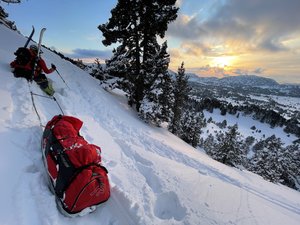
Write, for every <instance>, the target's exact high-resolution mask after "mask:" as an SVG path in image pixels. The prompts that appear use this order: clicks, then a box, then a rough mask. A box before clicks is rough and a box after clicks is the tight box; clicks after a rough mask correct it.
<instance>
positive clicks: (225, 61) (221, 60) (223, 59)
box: [210, 56, 236, 69]
mask: <svg viewBox="0 0 300 225" xmlns="http://www.w3.org/2000/svg"><path fill="white" fill-rule="evenodd" d="M235 58H236V57H235V56H217V57H212V60H211V63H210V65H211V66H213V67H221V68H224V69H226V67H231V66H232V65H233V64H234V60H235Z"/></svg>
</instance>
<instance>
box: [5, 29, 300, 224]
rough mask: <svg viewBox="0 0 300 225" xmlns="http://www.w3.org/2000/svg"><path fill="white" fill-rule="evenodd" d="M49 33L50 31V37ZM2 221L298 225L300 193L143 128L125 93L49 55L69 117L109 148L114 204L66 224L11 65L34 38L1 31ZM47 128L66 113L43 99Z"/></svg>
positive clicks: (25, 94)
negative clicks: (16, 53)
mask: <svg viewBox="0 0 300 225" xmlns="http://www.w3.org/2000/svg"><path fill="white" fill-rule="evenodd" d="M45 35H47V33H46V34H45ZM0 36H1V42H0V74H1V78H0V79H1V82H0V93H1V101H0V125H1V126H0V141H1V144H2V151H1V153H2V154H1V159H0V178H1V180H2V181H4V182H2V185H1V186H0V198H1V199H2V201H1V203H0V220H1V223H3V224H10V225H20V224H22V225H23V224H24V225H27V224H28V225H29V224H30V225H48V224H59V225H81V224H82V225H83V224H89V225H99V224H103V225H105V224H107V225H108V224H110V225H112V224H114V225H135V224H143V225H144V224H146V225H148V224H153V225H154V224H155V225H159V224H164V225H165V224H170V225H179V224H180V225H181V224H186V225H198V224H200V225H201V224H203V225H210V224H211V225H215V224H220V225H222V224H224V225H225V224H236V225H242V224H243V225H247V224H249V225H250V224H258V225H266V224H270V225H271V224H272V225H281V224H289V225H297V224H299V221H300V204H299V202H300V194H299V192H297V191H294V190H292V189H289V188H287V187H284V186H281V185H276V184H272V183H269V182H266V181H265V180H263V179H262V178H261V177H259V176H257V175H254V174H252V173H250V172H247V171H241V170H239V169H234V168H230V167H227V166H225V165H223V164H220V163H218V162H216V161H214V160H212V159H211V158H210V157H208V156H207V155H206V154H204V153H203V152H201V151H199V150H197V149H194V148H192V147H191V146H189V145H187V144H186V143H184V142H183V141H182V140H180V139H178V138H177V137H175V136H174V135H172V134H171V133H169V132H168V131H166V130H165V129H163V128H156V127H152V126H149V125H147V124H145V123H144V122H142V121H141V120H139V119H138V118H137V116H136V113H135V112H134V111H133V110H132V109H131V108H130V107H129V106H128V105H127V102H126V99H125V98H124V96H123V95H120V94H119V93H118V92H112V93H108V92H106V91H104V90H103V89H101V88H100V87H99V84H98V81H97V80H95V79H93V78H92V77H91V76H89V75H88V74H87V73H86V72H84V71H82V70H80V69H79V68H77V67H76V66H74V65H73V64H71V63H70V62H67V61H64V60H62V59H61V58H60V57H59V56H57V55H55V54H53V53H52V52H50V51H49V50H47V49H43V52H44V54H43V58H44V59H45V61H46V63H47V64H48V65H49V64H50V63H54V64H55V65H56V66H57V69H58V70H59V72H60V73H61V74H62V76H63V77H64V79H65V81H66V82H67V83H68V86H70V88H67V87H66V86H65V84H64V83H63V82H62V80H61V79H60V78H59V76H58V75H57V74H50V75H49V78H50V79H51V80H52V82H53V87H54V89H55V90H56V93H55V97H56V99H57V101H58V102H59V103H60V104H61V106H62V109H63V111H64V113H65V114H67V115H71V116H75V117H78V118H79V119H81V120H82V121H83V122H84V125H83V128H82V129H81V135H83V136H84V137H85V138H86V140H87V141H89V142H90V143H94V144H96V145H98V146H100V147H101V149H102V158H103V164H104V166H106V167H107V169H108V171H109V178H110V182H111V193H112V195H111V198H110V199H109V200H108V202H106V203H104V204H102V205H100V206H99V208H98V209H97V210H96V211H95V212H94V213H91V214H89V215H86V216H84V217H78V218H73V219H70V218H66V217H64V216H63V215H61V214H60V213H59V211H58V210H57V207H56V204H55V197H54V196H53V194H52V193H51V192H50V191H49V189H48V186H47V179H46V172H45V169H44V166H43V162H42V158H41V151H40V139H41V134H42V129H43V128H42V127H40V125H39V120H38V118H37V115H36V113H35V111H34V109H33V106H32V101H31V96H30V93H29V90H31V91H32V92H34V93H37V94H43V93H42V91H41V90H40V89H39V88H38V86H37V85H36V84H35V83H32V84H29V83H27V82H26V80H25V79H22V78H18V79H16V78H14V77H13V75H12V73H11V71H10V68H9V62H10V61H12V60H13V59H14V55H13V52H14V51H15V50H16V49H17V48H18V47H19V46H22V45H23V44H24V42H25V38H24V37H23V36H22V35H20V34H18V33H16V32H13V31H11V30H9V29H7V28H6V27H4V26H2V25H0ZM34 101H35V104H36V107H37V110H38V112H39V115H40V117H41V121H42V124H45V123H46V122H47V121H49V120H50V119H51V118H52V117H53V116H54V115H56V114H58V113H59V109H58V108H57V105H56V104H55V102H53V101H52V100H48V99H45V98H42V97H38V96H35V97H34Z"/></svg>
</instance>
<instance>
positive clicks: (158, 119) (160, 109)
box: [139, 42, 174, 126]
mask: <svg viewBox="0 0 300 225" xmlns="http://www.w3.org/2000/svg"><path fill="white" fill-rule="evenodd" d="M166 49H167V43H166V42H165V43H163V45H162V48H161V49H160V51H159V52H158V55H157V56H156V57H155V61H154V63H155V64H154V65H152V71H149V74H150V75H148V76H147V78H148V80H147V82H146V83H147V84H148V85H149V86H150V85H151V86H150V87H147V91H145V95H144V98H143V101H142V104H141V109H140V113H139V115H140V117H141V118H142V119H143V120H145V121H146V122H152V123H154V124H156V125H157V126H160V125H161V124H162V123H163V122H169V121H170V119H171V116H172V103H173V102H174V101H173V83H172V80H171V77H170V75H169V73H168V66H169V62H170V58H169V57H170V55H169V54H168V53H167V51H166ZM149 68H150V67H149Z"/></svg>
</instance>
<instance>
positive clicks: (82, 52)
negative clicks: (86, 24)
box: [66, 48, 112, 59]
mask: <svg viewBox="0 0 300 225" xmlns="http://www.w3.org/2000/svg"><path fill="white" fill-rule="evenodd" d="M111 55H112V51H111V50H105V51H102V50H95V49H80V48H77V49H74V50H72V53H68V54H66V56H68V57H70V58H78V59H82V58H85V59H86V58H91V59H94V58H99V59H108V58H110V57H111Z"/></svg>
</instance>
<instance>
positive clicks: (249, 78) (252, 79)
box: [187, 73, 300, 88]
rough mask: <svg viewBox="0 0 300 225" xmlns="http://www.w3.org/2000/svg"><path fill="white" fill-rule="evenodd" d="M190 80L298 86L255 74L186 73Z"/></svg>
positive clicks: (231, 83) (269, 85)
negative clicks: (206, 75) (212, 75)
mask: <svg viewBox="0 0 300 225" xmlns="http://www.w3.org/2000/svg"><path fill="white" fill-rule="evenodd" d="M187 75H188V76H189V81H190V82H197V83H203V84H211V85H218V86H219V85H221V86H228V85H234V86H252V87H273V88H278V87H283V86H296V87H297V86H298V87H300V84H279V83H278V82H276V81H275V80H273V79H271V78H266V77H260V76H257V75H240V76H229V77H223V78H217V77H199V76H198V75H196V74H194V73H187Z"/></svg>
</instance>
